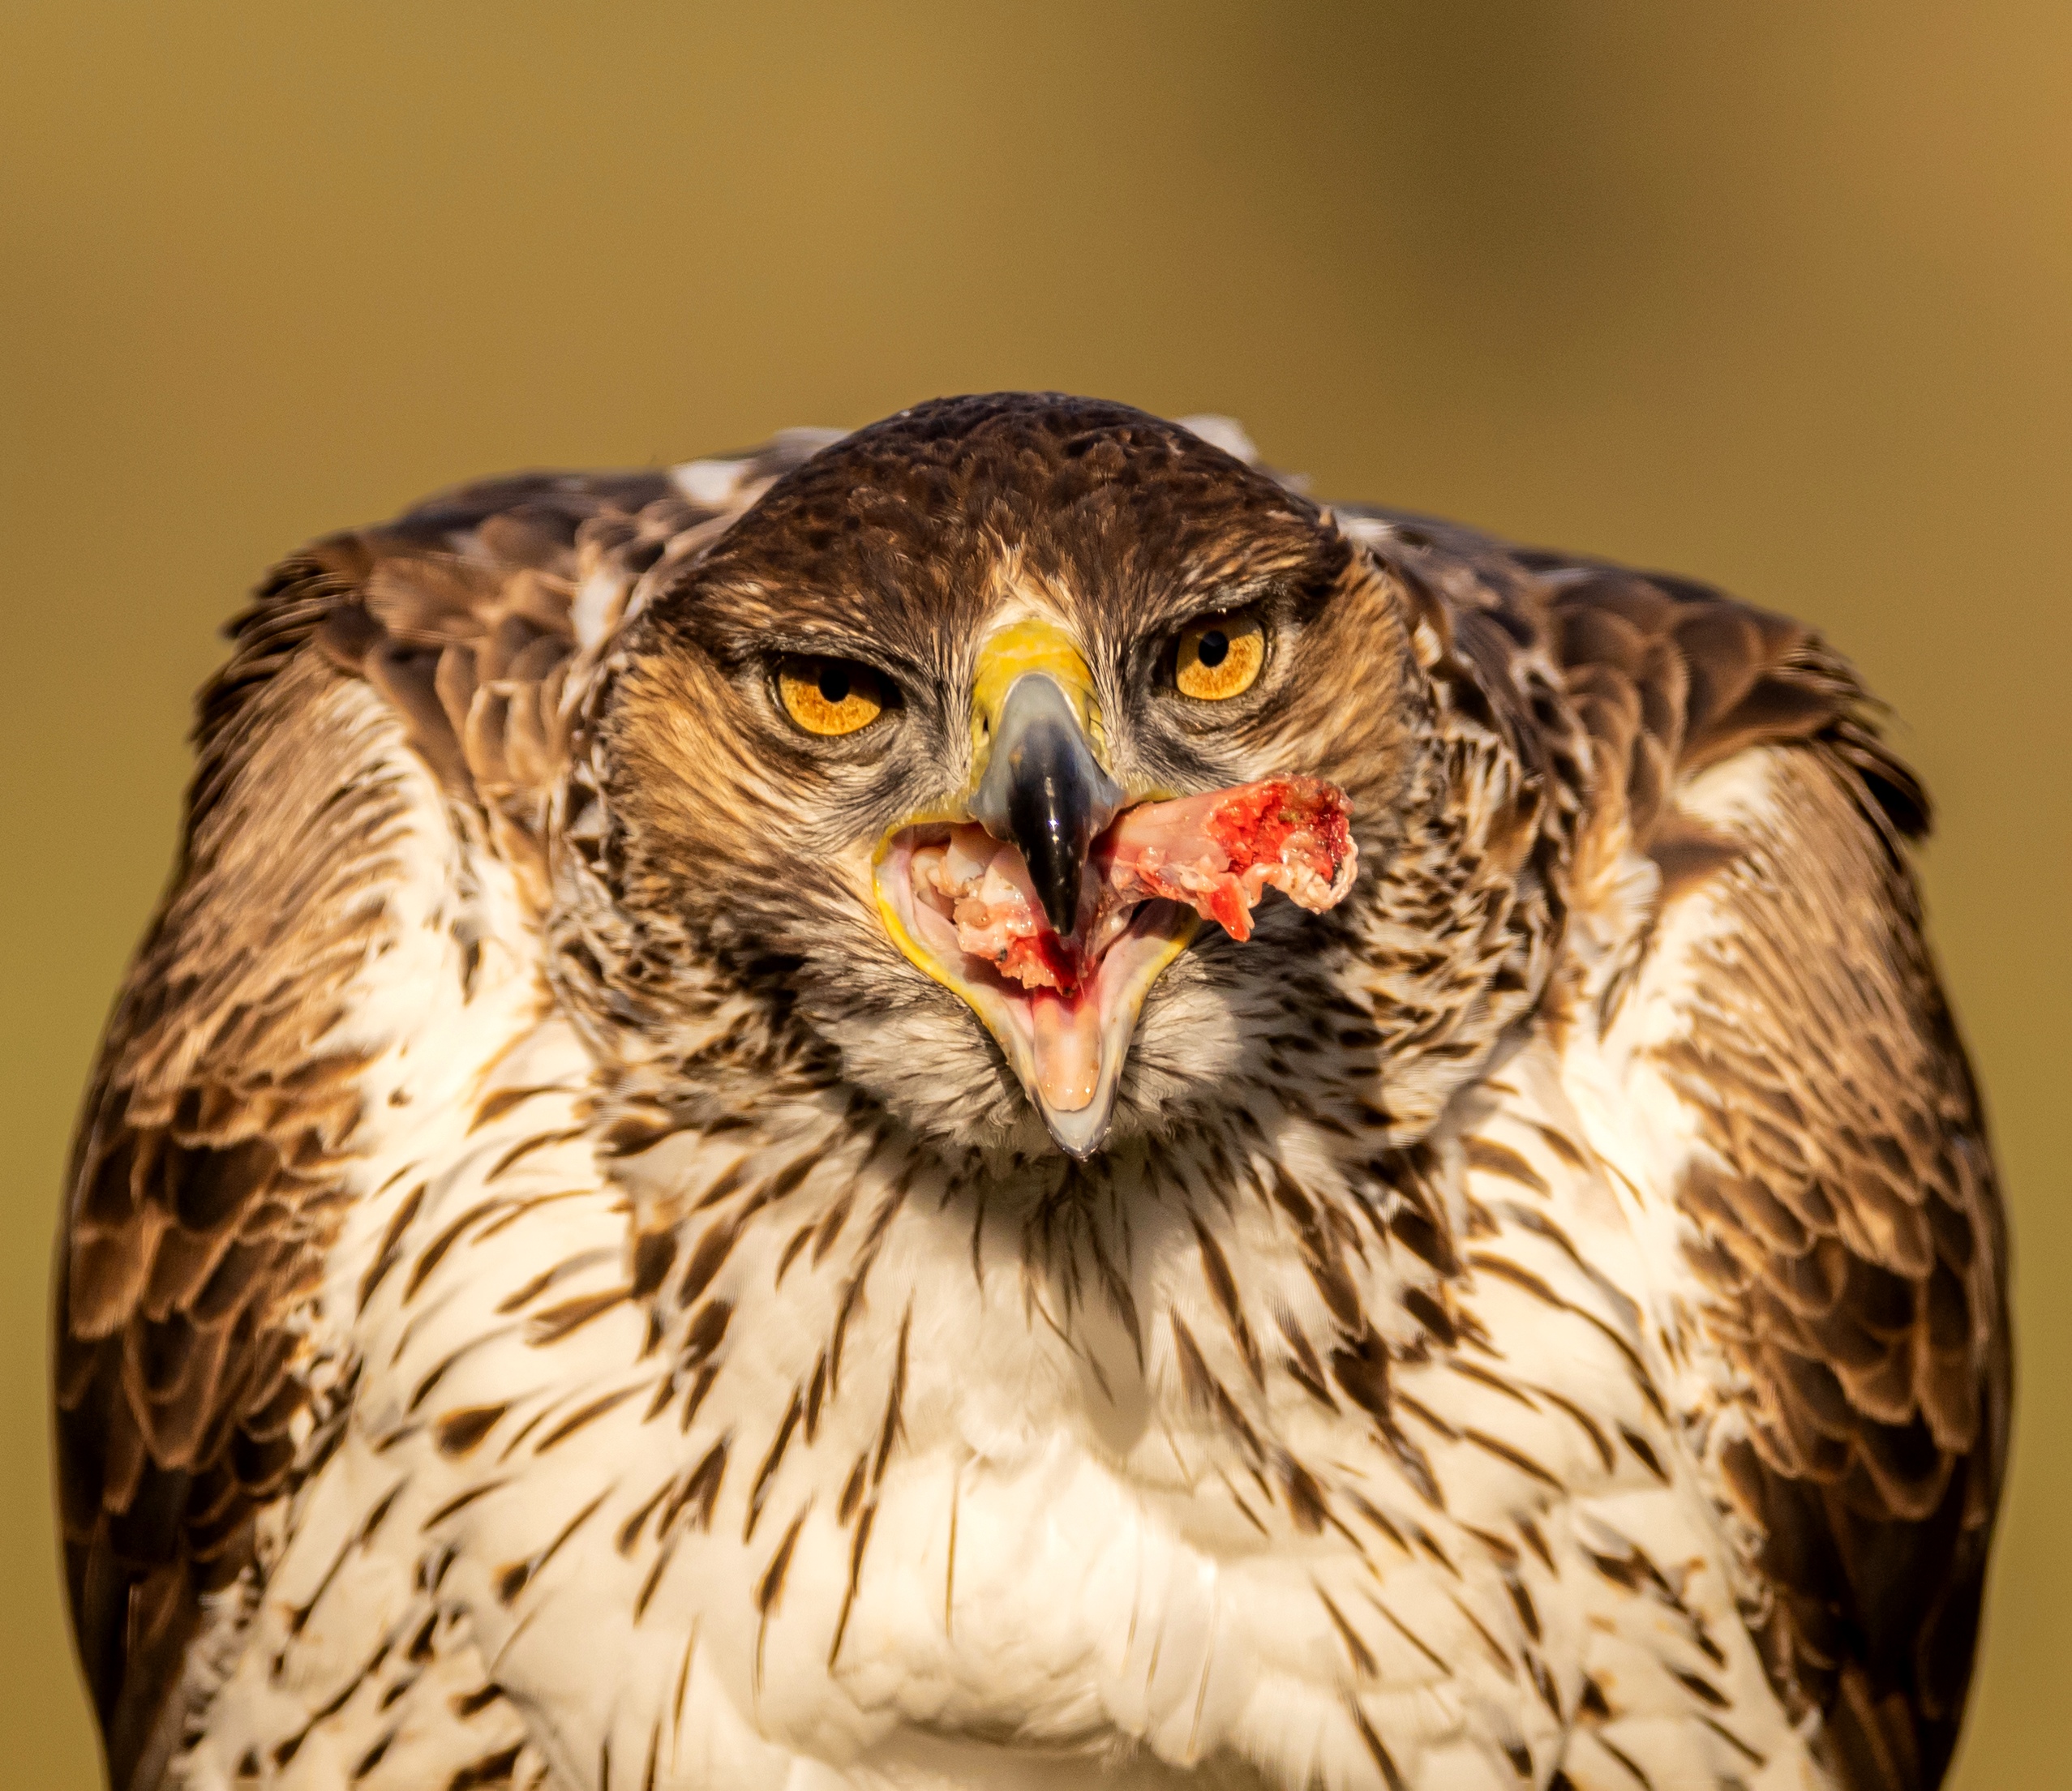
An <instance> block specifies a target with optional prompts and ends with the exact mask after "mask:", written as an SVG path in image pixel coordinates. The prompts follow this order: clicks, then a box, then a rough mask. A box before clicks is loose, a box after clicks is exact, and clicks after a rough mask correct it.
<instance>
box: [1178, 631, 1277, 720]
mask: <svg viewBox="0 0 2072 1791" xmlns="http://www.w3.org/2000/svg"><path fill="white" fill-rule="evenodd" d="M1265 664H1266V631H1265V629H1263V628H1261V627H1260V626H1259V623H1258V622H1257V621H1255V620H1254V619H1252V618H1251V617H1250V616H1226V617H1224V618H1222V619H1220V620H1217V621H1214V622H1198V623H1195V624H1194V625H1193V626H1192V627H1191V628H1182V630H1181V631H1180V649H1179V653H1178V656H1177V657H1176V658H1175V659H1174V661H1173V683H1175V684H1176V685H1178V687H1179V690H1180V694H1181V695H1182V696H1195V697H1199V698H1200V699H1201V700H1202V701H1203V702H1209V703H1220V702H1222V701H1225V699H1226V698H1229V697H1232V696H1242V695H1243V694H1244V693H1245V692H1246V691H1248V690H1250V688H1252V686H1253V685H1254V684H1255V683H1258V681H1259V671H1260V669H1261V668H1262V667H1263V666H1264V665H1265Z"/></svg>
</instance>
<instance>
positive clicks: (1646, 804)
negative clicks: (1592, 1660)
mask: <svg viewBox="0 0 2072 1791" xmlns="http://www.w3.org/2000/svg"><path fill="white" fill-rule="evenodd" d="M1520 557H1521V560H1522V561H1523V562H1524V563H1527V564H1529V565H1530V566H1531V567H1532V568H1533V569H1534V571H1536V572H1538V573H1539V574H1540V575H1541V576H1542V579H1543V580H1544V581H1545V585H1544V589H1546V593H1547V594H1546V598H1545V602H1546V615H1547V617H1548V623H1549V626H1550V628H1551V636H1552V641H1553V645H1554V649H1555V653H1556V656H1557V657H1558V658H1559V659H1560V660H1561V662H1562V663H1563V665H1564V668H1565V671H1566V674H1567V677H1568V683H1569V688H1570V691H1571V694H1572V696H1573V698H1574V699H1575V701H1576V702H1577V707H1578V709H1579V711H1580V712H1581V715H1582V718H1583V719H1584V722H1585V726H1587V727H1588V729H1589V731H1590V733H1591V735H1592V737H1593V742H1594V747H1595V748H1596V754H1597V759H1598V778H1599V780H1600V787H1602V786H1603V785H1604V784H1605V783H1607V782H1608V784H1609V786H1610V787H1611V791H1612V792H1613V793H1615V795H1616V796H1617V797H1618V798H1619V799H1620V800H1621V801H1622V802H1623V804H1624V809H1625V812H1626V818H1627V821H1628V824H1629V825H1631V826H1632V829H1633V833H1634V837H1635V838H1636V841H1637V843H1638V844H1639V845H1640V846H1641V847H1642V849H1643V850H1645V851H1648V852H1649V854H1650V855H1653V856H1654V858H1655V859H1656V860H1657V862H1658V863H1659V864H1660V865H1661V867H1662V870H1663V872H1664V889H1665V893H1666V898H1667V899H1674V898H1675V894H1676V893H1677V892H1678V891H1679V889H1683V888H1684V887H1686V886H1688V885H1689V884H1691V883H1692V882H1695V881H1699V880H1715V879H1716V880H1717V881H1716V882H1714V885H1713V887H1714V890H1715V892H1716V893H1718V896H1719V898H1720V899H1721V900H1722V902H1724V903H1725V904H1726V905H1727V907H1728V909H1729V910H1730V911H1731V914H1732V915H1733V917H1734V925H1733V928H1732V929H1731V932H1729V933H1728V934H1727V936H1725V937H1723V938H1720V939H1717V940H1714V941H1713V942H1712V943H1711V944H1710V945H1708V946H1707V947H1706V948H1705V952H1704V958H1703V961H1702V962H1701V963H1700V964H1699V965H1698V966H1696V968H1695V974H1694V975H1693V976H1692V981H1691V988H1692V995H1691V997H1690V1000H1691V1004H1692V1005H1691V1019H1692V1028H1691V1032H1690V1035H1689V1037H1688V1039H1687V1040H1686V1041H1684V1042H1682V1043H1677V1044H1675V1045H1673V1046H1671V1047H1668V1048H1666V1049H1665V1051H1664V1053H1663V1057H1664V1067H1665V1068H1666V1069H1667V1072H1668V1073H1669V1075H1670V1078H1671V1081H1672V1082H1673V1083H1674V1084H1675V1086H1677V1087H1678V1088H1679V1090H1680V1091H1681V1092H1682V1094H1683V1095H1684V1097H1685V1098H1686V1099H1688V1100H1689V1101H1690V1102H1691V1103H1692V1105H1693V1107H1694V1108H1696V1109H1697V1110H1698V1111H1699V1112H1701V1114H1702V1115H1704V1116H1705V1118H1704V1124H1703V1132H1704V1134H1705V1142H1707V1143H1708V1144H1709V1145H1710V1147H1711V1150H1712V1151H1713V1152H1714V1154H1715V1155H1717V1157H1718V1159H1719V1161H1720V1162H1721V1163H1722V1164H1723V1165H1724V1166H1725V1167H1724V1168H1723V1170H1722V1171H1721V1172H1710V1171H1707V1172H1698V1173H1693V1174H1692V1176H1689V1177H1688V1180H1687V1181H1686V1183H1685V1185H1684V1187H1683V1189H1681V1190H1680V1191H1679V1200H1680V1202H1681V1204H1682V1205H1683V1206H1684V1210H1685V1211H1686V1212H1687V1214H1688V1215H1689V1217H1690V1218H1691V1219H1692V1222H1693V1224H1694V1226H1695V1228H1696V1230H1697V1234H1698V1239H1699V1241H1698V1242H1697V1243H1696V1244H1694V1245H1693V1246H1692V1249H1691V1251H1690V1254H1691V1257H1692V1261H1693V1262H1694V1263H1695V1264H1696V1266H1697V1268H1698V1270H1699V1271H1700V1272H1701V1275H1703V1277H1704V1278H1705V1281H1706V1283H1708V1285H1709V1287H1710V1292H1711V1296H1712V1297H1711V1300H1710V1305H1709V1309H1708V1311H1707V1313H1706V1315H1705V1317H1706V1322H1707V1323H1708V1325H1709V1326H1710V1330H1711V1331H1712V1334H1713V1336H1714V1341H1715V1342H1716V1343H1717V1344H1718V1347H1720V1348H1722V1350H1723V1351H1724V1352H1726V1354H1727V1356H1728V1357H1729V1359H1730V1360H1731V1361H1732V1362H1733V1364H1734V1365H1735V1367H1736V1368H1737V1369H1739V1370H1740V1372H1741V1373H1743V1374H1744V1375H1745V1377H1746V1378H1747V1382H1748V1386H1750V1388H1751V1389H1752V1393H1751V1395H1750V1404H1751V1410H1750V1412H1749V1419H1750V1425H1749V1428H1750V1434H1751V1437H1752V1441H1750V1442H1744V1443H1737V1444H1735V1445H1733V1446H1730V1447H1729V1449H1728V1450H1727V1454H1726V1457H1725V1459H1724V1463H1723V1466H1724V1468H1725V1471H1726V1473H1727V1482H1728V1484H1727V1486H1726V1488H1725V1489H1723V1491H1724V1492H1725V1493H1726V1494H1727V1496H1728V1497H1731V1500H1732V1501H1733V1502H1735V1504H1736V1505H1737V1506H1739V1508H1740V1510H1741V1511H1742V1513H1743V1515H1744V1516H1746V1517H1747V1518H1748V1520H1749V1521H1750V1522H1751V1523H1752V1525H1753V1527H1754V1528H1755V1531H1756V1532H1757V1534H1758V1535H1760V1536H1762V1537H1763V1538H1764V1539H1765V1540H1764V1542H1763V1545H1762V1550H1761V1558H1760V1562H1759V1564H1758V1565H1759V1568H1760V1570H1761V1573H1762V1574H1763V1575H1764V1576H1765V1578H1766V1579H1767V1580H1768V1582H1769V1585H1770V1590H1771V1592H1772V1595H1773V1599H1772V1603H1771V1605H1770V1610H1769V1612H1768V1613H1767V1615H1766V1617H1765V1619H1764V1622H1763V1625H1762V1636H1761V1639H1762V1640H1763V1642H1764V1644H1765V1652H1766V1656H1767V1658H1768V1660H1769V1662H1770V1668H1771V1670H1772V1673H1773V1675H1774V1677H1776V1679H1777V1680H1778V1683H1779V1686H1780V1687H1781V1688H1782V1689H1783V1690H1785V1691H1786V1693H1787V1696H1788V1697H1790V1698H1791V1699H1795V1700H1797V1701H1800V1702H1804V1701H1805V1700H1811V1701H1812V1703H1816V1704H1817V1705H1818V1706H1819V1707H1821V1709H1822V1711H1823V1712H1825V1719H1826V1724H1827V1733H1828V1736H1829V1743H1828V1745H1829V1746H1830V1750H1831V1752H1832V1754H1833V1756H1834V1763H1835V1765H1836V1767H1837V1768H1838V1770H1839V1772H1841V1774H1842V1776H1843V1778H1844V1780H1845V1781H1846V1782H1847V1783H1848V1784H1849V1785H1851V1786H1852V1787H1855V1788H1857V1791H1929V1788H1932V1787H1933V1786H1934V1785H1937V1784H1938V1783H1939V1782H1940V1781H1941V1777H1942V1775H1943V1772H1944V1770H1945V1767H1946V1766H1947V1764H1948V1762H1949V1759H1950V1753H1951V1750H1952V1749H1953V1748H1954V1745H1955V1742H1956V1737H1957V1732H1958V1722H1959V1720H1960V1718H1961V1716H1962V1713H1963V1704H1964V1698H1965V1694H1966V1690H1967V1686H1968V1685H1969V1682H1970V1677H1971V1659H1972V1653H1973V1649H1974V1646H1975V1639H1976V1634H1977V1626H1978V1619H1979V1609H1980V1597H1981V1594H1982V1592H1983V1588H1984V1572H1985V1565H1986V1553H1987V1546H1988V1540H1989V1537H1990V1534H1991V1528H1992V1521H1993V1512H1994V1509H1995V1506H1996V1505H1997V1500H1998V1495H1999V1489H2000V1482H2001V1473H2002V1470H2003V1467H2004V1463H2005V1459H2006V1433H2007V1421H2008V1405H2009V1398H2010V1356H2009V1339H2008V1326H2007V1316H2006V1232H2005V1223H2004V1219H2003V1217H2002V1214H2001V1206H2000V1202H1999V1197H1998V1193H1997V1189H1996V1187H1995V1184H1994V1180H1993V1165H1992V1160H1991V1158H1990V1155H1989V1154H1988V1149H1987V1146H1986V1142H1985V1138H1984V1125H1983V1120H1982V1116H1981V1114H1980V1108H1979V1102H1978V1099H1977V1095H1976V1094H1975V1090H1974V1088H1973V1086H1972V1082H1971V1073H1970V1070H1969V1068H1968V1066H1967V1063H1966V1061H1965V1057H1964V1053H1963V1047H1962V1045H1961V1044H1960V1043H1959V1042H1958V1038H1957V1035H1956V1031H1955V1029H1954V1025H1953V1024H1952V1022H1951V1020H1950V1013H1949V1010H1948V1008H1947V1006H1946V1005H1945V1002H1944V1000H1943V997H1942V993H1941V988H1940V986H1939V984H1938V982H1937V976H1936V973H1935V969H1934V966H1933V962H1932V960H1931V958H1930V957H1929V954H1928V949H1927V946H1926V944H1925V942H1924V937H1923V932H1922V925H1921V916H1920V902H1919V898H1918V897H1917V895H1916V893H1915V888H1914V883H1913V878H1912V875H1911V870H1910V868H1909V866H1908V864H1907V859H1906V856H1905V851H1904V846H1903V840H1904V839H1905V838H1909V837H1916V836H1919V835H1920V834H1922V833H1925V832H1926V830H1927V828H1928V803H1927V799H1926V798H1925V796H1924V795H1923V794H1922V791H1921V790H1920V786H1919V784H1918V783H1916V782H1915V780H1914V778H1913V777H1912V775H1911V773H1909V772H1908V771H1907V769H1906V768H1905V767H1904V766H1903V765H1901V764H1900V763H1899V762H1898V760H1897V759H1896V758H1895V757H1894V756H1893V755H1892V754H1891V752H1890V751H1889V749H1888V748H1885V745H1884V744H1883V743H1881V741H1880V740H1879V739H1878V738H1877V735H1876V733H1875V731H1873V726H1872V725H1871V723H1870V722H1869V721H1868V718H1867V715H1866V713H1865V711H1866V708H1867V705H1866V703H1865V700H1864V696H1863V693H1862V691H1861V688H1860V686H1859V685H1858V683H1856V681H1855V677H1854V675H1853V674H1852V673H1851V671H1850V669H1849V668H1848V666H1847V665H1846V664H1845V663H1844V662H1842V661H1841V660H1840V659H1839V658H1837V657H1836V656H1835V655H1834V653H1832V652H1831V651H1830V649H1827V648H1826V647H1825V645H1823V643H1822V642H1821V641H1820V640H1819V638H1818V637H1817V636H1816V635H1815V634H1814V633H1813V632H1812V631H1811V630H1810V629H1808V628H1804V627H1803V626H1802V625H1800V624H1799V623H1793V622H1790V621H1788V620H1786V619H1783V618H1782V617H1778V616H1774V615H1768V614H1766V613H1765V612H1763V611H1758V610H1756V609H1753V608H1752V607H1749V606H1745V605H1743V604H1740V603H1737V602H1734V601H1733V600H1731V599H1730V598H1725V597H1722V595H1720V594H1719V593H1717V592H1715V591H1713V590H1710V589H1707V588H1705V586H1702V585H1694V584H1691V583H1688V582H1687V581H1679V580H1671V579H1665V578H1661V577H1644V576H1640V575H1637V574H1634V573H1631V572H1622V571H1619V570H1618V569H1616V568H1607V567H1603V566H1597V565H1581V564H1577V563H1571V562H1567V561H1564V560H1562V559H1559V556H1555V555H1539V554H1527V555H1521V556H1520ZM1765 745H1770V746H1778V745H1782V746H1787V747H1791V748H1793V749H1794V750H1792V751H1791V752H1790V753H1789V754H1788V755H1787V757H1786V758H1785V759H1784V760H1782V761H1781V763H1782V767H1783V769H1782V773H1781V776H1780V779H1779V784H1778V812H1777V813H1776V815H1775V816H1774V817H1773V818H1772V819H1771V820H1770V821H1766V822H1765V824H1764V825H1762V826H1761V827H1760V828H1759V829H1757V830H1756V831H1755V832H1754V833H1752V834H1751V835H1748V836H1746V837H1742V836H1739V835H1737V836H1736V837H1735V838H1732V839H1726V838H1722V837H1721V836H1719V835H1718V834H1715V833H1711V832H1710V831H1709V830H1707V829H1704V828H1702V827H1700V826H1697V825H1693V824H1692V822H1691V821H1689V820H1688V818H1687V817H1685V816H1683V815H1682V814H1680V813H1679V811H1678V809H1677V808H1676V806H1675V791H1676V787H1677V786H1678V785H1679V783H1680V782H1683V781H1684V780H1686V779H1688V778H1690V777H1691V776H1692V775H1693V774H1695V773H1697V771H1699V770H1701V769H1704V768H1705V767H1706V766H1708V765H1714V764H1717V763H1719V762H1721V761H1723V760H1725V759H1727V758H1728V757H1729V756H1732V755H1733V754H1735V753H1736V752H1742V751H1744V750H1746V749H1748V748H1752V747H1759V746H1765Z"/></svg>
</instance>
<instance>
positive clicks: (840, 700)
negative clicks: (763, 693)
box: [777, 653, 892, 735]
mask: <svg viewBox="0 0 2072 1791" xmlns="http://www.w3.org/2000/svg"><path fill="white" fill-rule="evenodd" d="M777 694H778V696H779V698H780V699H781V700H782V701H783V705H784V713H786V714H787V715H788V716H790V717H791V719H792V720H793V721H794V722H797V723H798V725H799V726H800V727H802V728H804V730H805V731H806V732H807V733H809V734H819V735H836V734H854V733H855V732H856V731H857V730H858V729H859V728H865V727H869V726H870V724H871V723H872V722H874V721H876V720H877V718H878V717H879V716H880V715H882V713H884V712H885V711H886V709H888V708H889V707H890V705H891V703H892V685H891V682H890V679H887V678H886V675H885V674H884V673H882V672H881V671H873V669H872V668H871V667H870V666H865V665H860V664H859V663H858V662H856V660H854V659H832V658H823V657H822V656H821V655H820V654H817V653H792V654H791V655H789V656H788V657H787V658H785V659H784V660H783V662H782V663H780V664H779V666H778V668H777Z"/></svg>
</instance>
